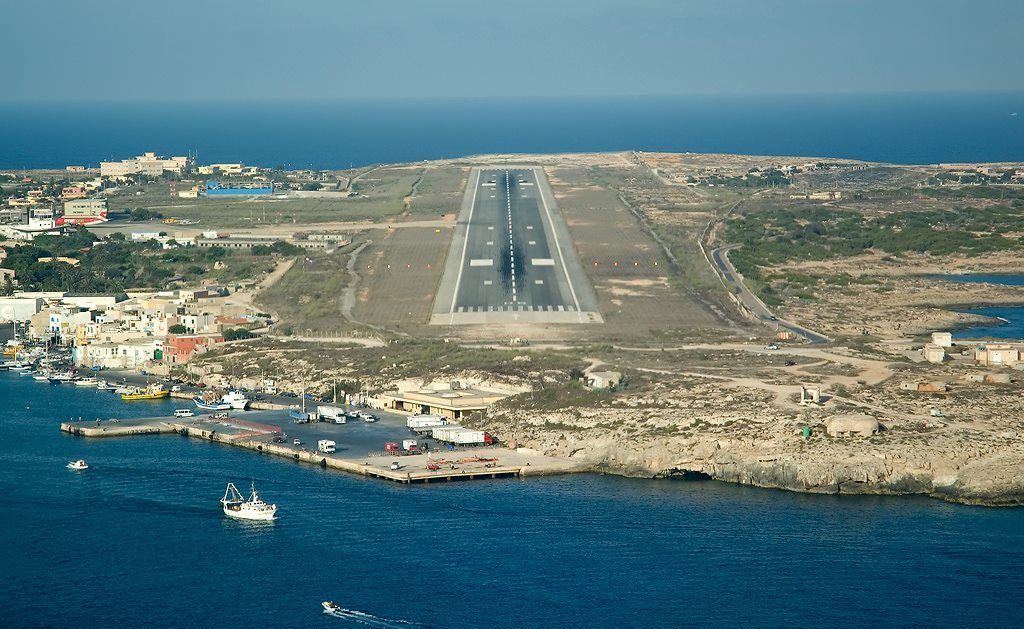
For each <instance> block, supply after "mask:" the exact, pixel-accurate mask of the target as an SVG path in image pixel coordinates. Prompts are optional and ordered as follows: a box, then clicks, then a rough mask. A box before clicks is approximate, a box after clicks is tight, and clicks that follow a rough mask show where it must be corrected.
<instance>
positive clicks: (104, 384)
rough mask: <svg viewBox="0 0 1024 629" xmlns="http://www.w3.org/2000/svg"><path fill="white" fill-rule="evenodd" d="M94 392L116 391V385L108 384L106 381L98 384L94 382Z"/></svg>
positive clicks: (100, 381)
mask: <svg viewBox="0 0 1024 629" xmlns="http://www.w3.org/2000/svg"><path fill="white" fill-rule="evenodd" d="M96 390H97V391H116V390H117V385H116V384H110V383H109V382H107V381H106V380H99V381H98V382H96ZM122 393H123V392H122Z"/></svg>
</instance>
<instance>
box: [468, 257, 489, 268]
mask: <svg viewBox="0 0 1024 629" xmlns="http://www.w3.org/2000/svg"><path fill="white" fill-rule="evenodd" d="M469 266H494V260H491V259H490V258H475V259H473V260H470V261H469Z"/></svg>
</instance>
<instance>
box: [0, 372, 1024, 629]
mask: <svg viewBox="0 0 1024 629" xmlns="http://www.w3.org/2000/svg"><path fill="white" fill-rule="evenodd" d="M0 400H2V401H3V409H4V411H3V413H0V469H2V473H0V500H2V501H3V505H2V507H0V531H2V532H3V542H2V545H0V549H2V550H0V583H2V584H3V587H2V588H0V611H2V620H0V624H2V625H3V626H4V627H120V628H122V629H127V628H132V627H140V628H141V627H154V626H155V627H186V628H189V629H194V628H196V627H222V628H233V627H238V628H245V629H249V628H251V627H253V626H266V627H297V628H299V627H301V628H308V627H371V628H374V627H378V628H391V629H393V628H402V629H416V628H419V627H497V628H504V627H508V628H521V627H811V628H814V627H821V628H833V627H872V628H873V627H877V626H879V625H889V626H899V627H1020V626H1024V606H1022V605H1021V604H1020V596H1021V594H1022V593H1024V571H1022V570H1021V566H1022V565H1024V509H1017V508H998V509H996V508H982V507H970V506H963V505H956V504H948V503H944V502H941V501H939V500H935V499H930V498H926V497H876V496H825V495H806V494H798V493H790V492H783V491H776V490H767V489H756V488H750V487H741V486H736V485H730V484H725V483H719V482H716V481H692V480H690V481H683V480H643V479H626V478H619V477H616V476H603V475H596V474H586V475H571V476H555V477H547V478H532V479H522V480H508V479H505V480H488V481H478V482H467V483H453V484H437V485H424V486H405V485H398V484H392V483H388V482H384V481H379V480H373V479H364V478H356V477H353V476H349V475H346V474H344V473H341V472H337V471H331V470H322V469H319V468H317V467H313V466H309V465H303V464H299V463H294V462H291V461H288V460H285V459H280V458H275V457H269V456H262V455H258V454H255V453H253V452H251V451H249V450H242V449H236V448H231V447H229V446H224V445H221V444H212V443H208V442H203V441H198V440H193V439H188V438H184V437H179V436H175V435H164V436H154V435H149V436H137V437H124V438H110V439H99V440H92V439H85V438H81V437H75V436H70V435H66V434H64V433H62V432H60V431H59V423H60V422H61V421H68V420H69V419H72V418H74V419H75V420H76V421H77V420H79V418H81V420H82V421H86V422H91V421H94V420H95V419H96V418H109V417H122V418H123V417H137V416H153V415H161V414H169V413H170V411H171V409H172V408H174V406H175V404H174V403H173V402H166V401H159V402H136V403H125V402H121V401H120V400H119V399H118V398H117V397H116V396H114V395H112V394H109V393H101V392H98V391H95V390H92V389H88V390H87V389H84V388H76V387H69V386H67V385H49V384H43V383H39V382H36V381H34V380H32V379H31V378H29V377H25V376H19V375H17V374H16V373H10V372H6V373H3V372H0ZM79 458H84V459H86V460H87V461H88V462H89V464H90V466H91V467H90V469H89V470H86V471H84V472H74V471H71V470H68V469H66V468H65V464H66V463H67V462H68V461H70V460H74V459H79ZM228 481H233V482H235V483H236V484H238V485H239V486H240V487H248V485H249V483H250V482H255V484H256V486H257V487H258V488H259V489H260V490H261V492H262V494H263V495H264V497H265V498H266V499H268V500H269V501H272V502H274V503H276V504H277V505H278V508H279V519H278V520H277V521H276V522H274V523H270V524H245V523H241V522H237V521H233V520H230V519H227V518H225V517H224V516H223V515H222V513H221V511H220V506H219V504H218V500H219V499H220V497H221V496H222V495H223V492H224V487H225V484H226V483H227V482H228ZM323 600H333V601H335V602H336V603H337V604H339V605H340V606H341V607H343V608H344V609H345V610H347V611H345V612H343V613H342V614H341V615H340V616H328V615H325V614H324V613H323V611H322V609H321V606H320V603H321V601H323Z"/></svg>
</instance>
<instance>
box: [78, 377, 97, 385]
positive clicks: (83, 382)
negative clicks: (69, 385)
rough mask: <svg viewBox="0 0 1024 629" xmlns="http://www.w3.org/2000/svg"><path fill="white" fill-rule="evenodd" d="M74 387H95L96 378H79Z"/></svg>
mask: <svg viewBox="0 0 1024 629" xmlns="http://www.w3.org/2000/svg"><path fill="white" fill-rule="evenodd" d="M75 386H76V387H94V386H96V378H92V377H89V378H79V379H78V380H75Z"/></svg>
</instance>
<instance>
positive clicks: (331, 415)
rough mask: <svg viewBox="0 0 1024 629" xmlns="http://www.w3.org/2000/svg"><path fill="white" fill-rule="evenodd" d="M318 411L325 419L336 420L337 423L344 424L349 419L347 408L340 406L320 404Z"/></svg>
mask: <svg viewBox="0 0 1024 629" xmlns="http://www.w3.org/2000/svg"><path fill="white" fill-rule="evenodd" d="M316 412H317V415H319V416H320V417H322V418H323V419H324V420H325V421H329V422H334V423H335V424H344V423H345V422H346V421H347V420H348V416H347V415H346V414H345V409H343V408H338V407H337V406H318V407H316Z"/></svg>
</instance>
